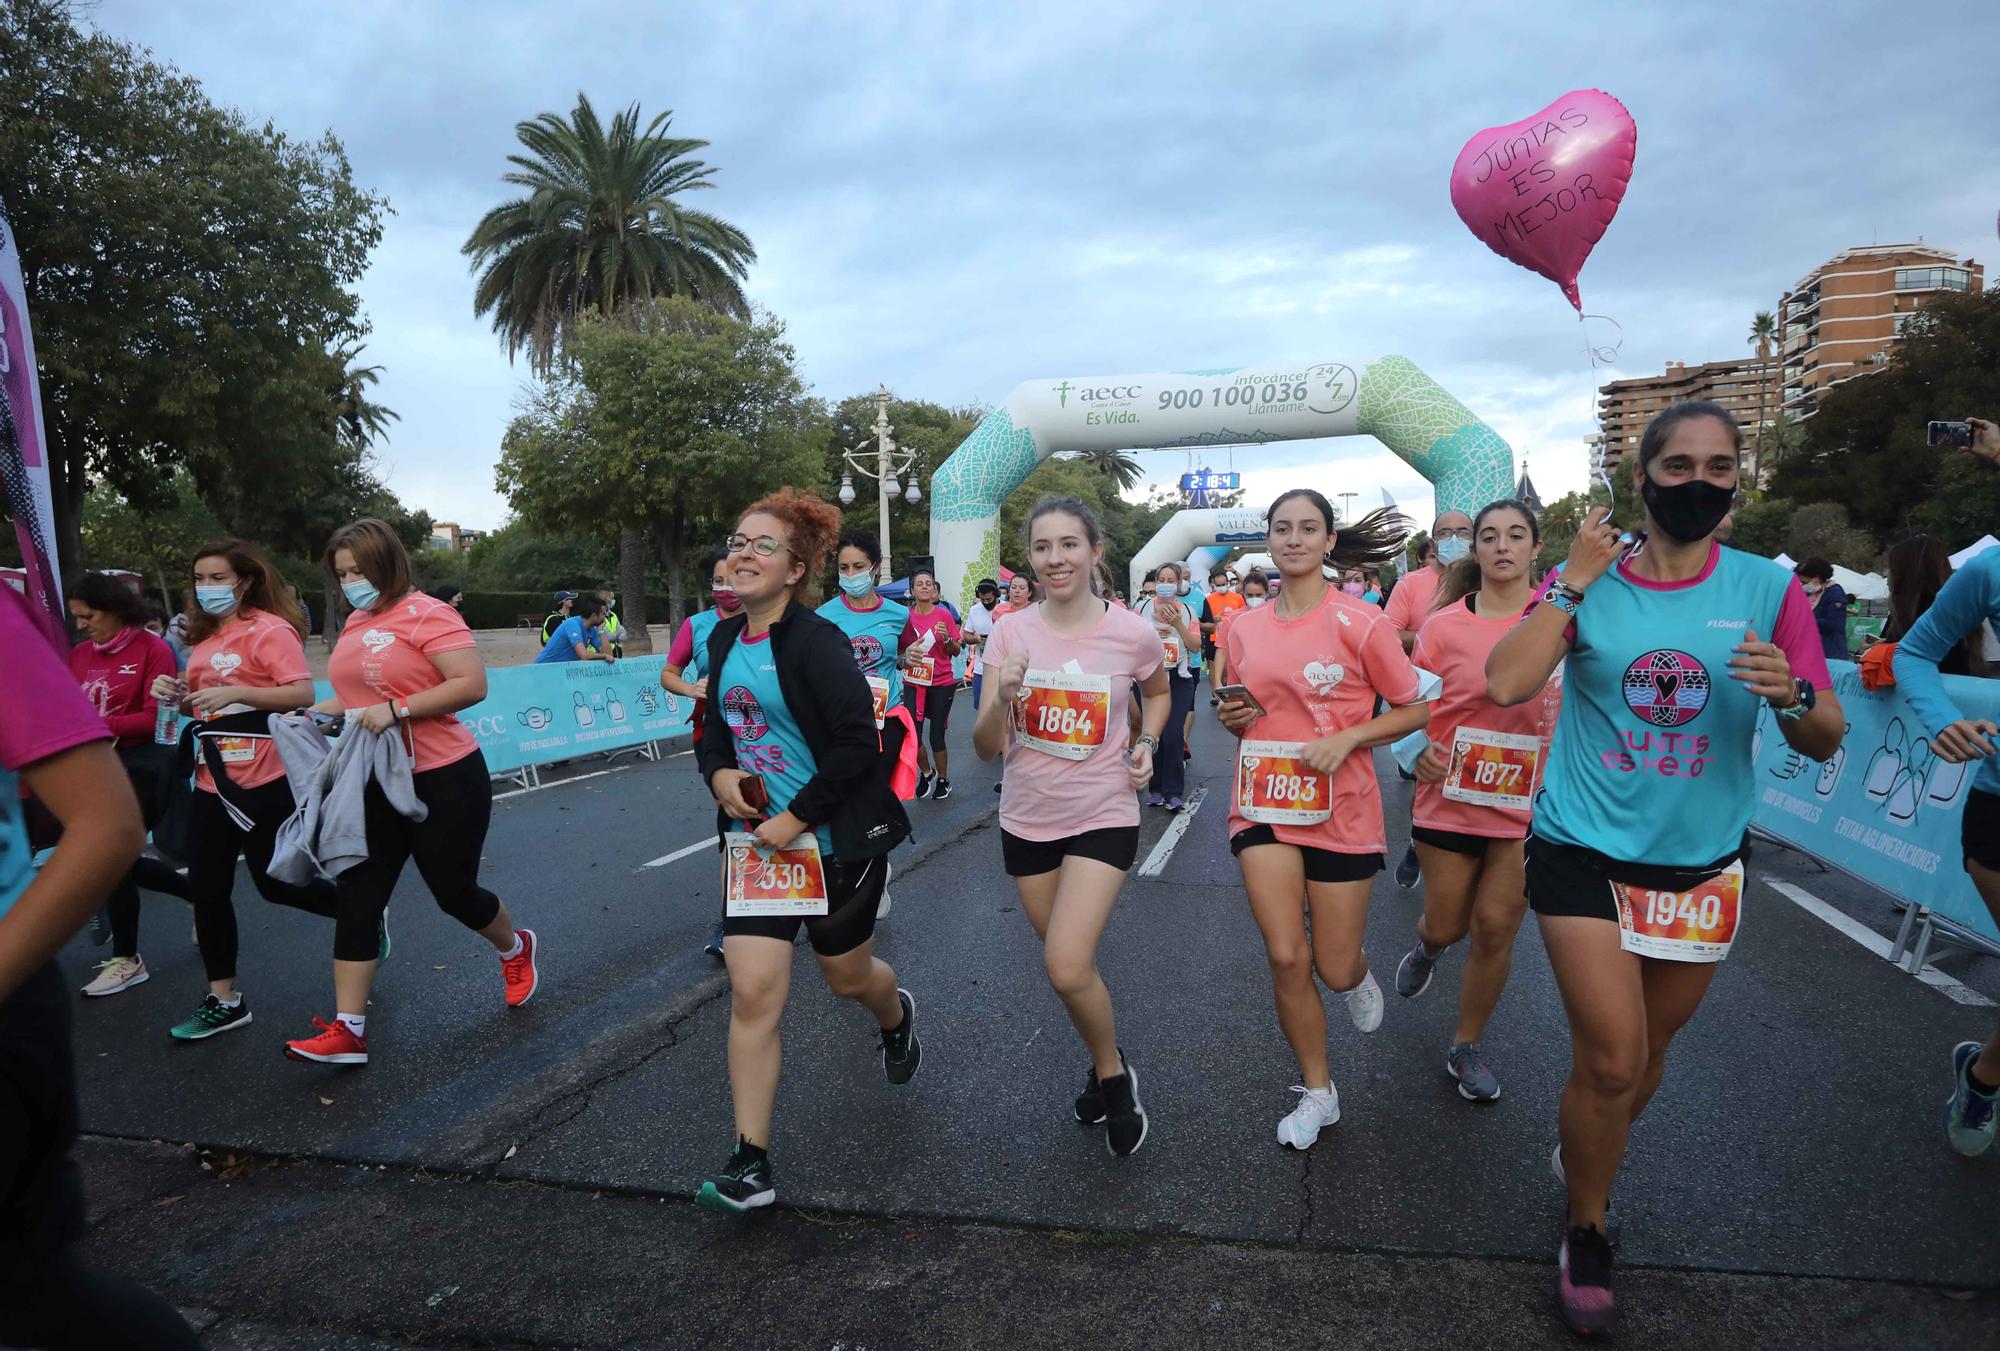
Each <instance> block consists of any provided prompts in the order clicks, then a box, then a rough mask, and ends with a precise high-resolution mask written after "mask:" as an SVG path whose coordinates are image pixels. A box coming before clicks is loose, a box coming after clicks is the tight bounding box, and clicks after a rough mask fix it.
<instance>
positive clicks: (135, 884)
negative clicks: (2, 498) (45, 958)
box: [69, 572, 188, 998]
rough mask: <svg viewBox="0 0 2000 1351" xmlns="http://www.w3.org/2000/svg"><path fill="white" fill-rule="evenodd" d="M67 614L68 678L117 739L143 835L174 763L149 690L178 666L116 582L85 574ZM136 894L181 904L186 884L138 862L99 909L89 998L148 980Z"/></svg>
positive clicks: (138, 603) (156, 864)
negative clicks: (105, 928)
mask: <svg viewBox="0 0 2000 1351" xmlns="http://www.w3.org/2000/svg"><path fill="white" fill-rule="evenodd" d="M69 613H70V618H71V619H73V620H75V621H76V624H77V627H78V628H80V629H82V630H83V641H82V642H80V643H78V644H76V646H74V647H72V648H70V650H69V669H70V674H71V675H73V676H75V677H76V683H77V685H78V686H79V687H80V688H81V689H82V690H83V693H84V697H85V698H87V699H89V700H90V702H91V705H92V706H93V707H95V708H96V709H97V715H98V716H99V717H101V718H103V719H104V724H105V726H107V727H109V728H110V729H111V735H112V736H113V737H115V738H117V741H116V743H115V744H116V746H117V750H118V759H119V760H120V761H121V762H122V763H123V764H124V766H125V774H126V777H128V778H129V779H131V781H132V792H133V794H134V795H135V796H136V797H137V798H138V799H139V810H140V811H141V812H142V813H143V814H144V817H145V821H146V825H147V827H148V828H150V827H151V826H152V825H153V822H154V820H155V818H156V817H157V815H158V812H159V797H160V780H161V777H162V775H163V772H164V771H165V769H166V767H167V763H168V762H169V760H171V758H172V755H173V752H172V750H171V749H170V748H169V747H168V746H163V745H161V744H160V743H159V742H158V741H157V740H156V738H155V733H156V731H157V730H158V729H159V725H160V716H159V714H160V701H159V700H157V699H155V698H154V697H153V692H152V686H153V682H155V681H156V680H158V679H160V678H161V677H162V676H164V677H166V678H167V679H169V680H171V679H173V678H174V677H175V676H176V675H177V674H178V673H179V672H180V662H179V660H178V659H177V658H176V657H175V656H174V650H173V649H172V648H171V647H169V646H167V641H166V639H164V638H160V637H156V636H155V635H153V634H152V633H149V632H147V630H146V618H147V607H146V602H145V600H144V599H143V598H142V597H141V596H140V595H139V593H138V592H137V591H134V590H133V589H132V585H131V583H129V582H127V581H126V580H125V579H123V578H122V577H112V576H109V575H108V574H106V573H102V572H88V573H85V574H84V575H83V576H82V577H81V578H79V579H78V580H77V583H76V585H75V586H73V587H71V588H70V593H69ZM178 730H179V724H178V719H175V720H174V721H172V722H171V723H169V724H168V727H167V731H168V733H169V741H171V739H172V737H171V734H172V733H174V732H177V731H178ZM141 886H144V887H145V888H146V889H147V890H149V891H159V892H164V893H165V894H167V895H169V896H178V897H179V898H180V899H182V900H186V899H187V894H188V891H187V879H186V878H184V877H182V876H181V875H180V874H179V873H177V872H175V871H174V870H173V869H172V868H170V867H168V866H167V865H166V864H164V863H162V862H160V860H158V859H156V858H148V857H146V856H145V855H141V856H140V858H139V861H138V862H137V863H135V864H133V865H132V870H131V871H130V872H128V873H126V874H125V876H123V877H121V878H120V879H119V880H118V885H117V886H115V887H113V888H112V889H111V895H110V897H109V898H108V900H107V901H106V908H107V909H108V910H109V911H110V912H111V956H110V958H109V959H107V960H105V961H102V962H99V963H98V964H97V975H96V978H95V979H93V980H92V981H91V982H90V984H88V985H86V986H84V987H83V992H84V993H85V994H86V995H89V996H91V997H92V998H98V997H101V996H104V995H114V994H117V993H118V992H119V991H121V990H129V989H130V988H132V987H133V986H134V985H138V984H140V983H141V982H143V981H144V980H146V979H147V972H146V963H145V959H144V958H142V957H141V956H140V955H139V888H140V887H141Z"/></svg>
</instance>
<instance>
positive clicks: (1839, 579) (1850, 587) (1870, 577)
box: [1833, 563, 1889, 600]
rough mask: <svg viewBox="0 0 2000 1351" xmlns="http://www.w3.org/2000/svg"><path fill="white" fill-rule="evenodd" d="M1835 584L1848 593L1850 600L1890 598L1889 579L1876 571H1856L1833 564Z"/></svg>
mask: <svg viewBox="0 0 2000 1351" xmlns="http://www.w3.org/2000/svg"><path fill="white" fill-rule="evenodd" d="M1833 584H1834V585H1835V586H1837V587H1839V588H1840V589H1841V590H1842V591H1845V592H1846V593H1847V597H1848V599H1849V600H1887V599H1889V579H1888V578H1886V577H1884V576H1882V575H1881V574H1880V573H1876V572H1866V573H1863V572H1856V571H1854V569H1852V568H1843V567H1842V566H1840V564H1838V563H1835V564H1834V565H1833Z"/></svg>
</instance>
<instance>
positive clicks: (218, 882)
mask: <svg viewBox="0 0 2000 1351" xmlns="http://www.w3.org/2000/svg"><path fill="white" fill-rule="evenodd" d="M234 796H235V798H236V800H237V801H238V802H240V803H243V804H244V805H245V807H246V809H247V810H248V812H249V815H250V819H251V822H252V825H251V828H250V829H249V830H248V831H244V830H240V829H238V828H237V825H236V821H235V819H234V818H232V817H231V816H230V815H229V809H228V808H227V807H225V806H223V805H222V799H221V798H219V797H217V796H216V795H215V794H214V793H211V792H208V791H207V790H205V789H202V788H196V789H195V790H194V794H193V798H194V801H193V806H192V807H191V808H190V816H189V826H190V828H191V829H190V831H189V833H190V835H191V836H192V837H193V840H194V843H193V845H192V846H191V847H190V848H189V850H188V860H187V865H188V875H187V887H188V899H189V900H191V901H193V902H194V934H195V941H196V942H198V943H199V944H200V945H201V964H202V965H203V966H204V967H206V968H207V970H208V978H209V980H211V981H218V980H234V979H236V906H235V905H234V904H233V903H232V902H231V900H230V894H231V893H232V892H233V891H235V889H236V860H237V858H238V857H239V856H240V857H241V858H242V859H243V860H244V861H245V862H246V863H248V864H249V865H250V880H251V881H252V882H254V883H256V886H257V894H258V895H260V896H262V897H263V898H264V899H265V900H267V901H270V902H272V903H273V904H275V905H289V906H291V907H292V908H293V909H294V910H305V911H309V912H311V913H312V914H315V915H322V916H324V917H326V918H327V919H332V918H333V917H334V916H335V915H336V914H337V913H339V912H338V909H337V908H336V906H335V903H334V894H333V886H332V884H331V883H328V882H314V883H311V884H310V885H307V886H303V887H295V886H293V885H292V884H291V883H289V882H280V881H279V880H278V879H277V878H275V877H273V876H271V874H270V872H269V869H270V866H271V850H272V848H273V847H274V846H275V845H276V844H277V842H278V827H279V826H282V825H283V824H285V820H286V818H287V817H289V816H290V815H291V814H292V811H293V803H292V788H291V785H290V784H289V783H287V782H286V781H285V780H284V779H273V780H271V782H269V783H267V784H265V785H264V786H263V787H261V788H238V789H236V790H234Z"/></svg>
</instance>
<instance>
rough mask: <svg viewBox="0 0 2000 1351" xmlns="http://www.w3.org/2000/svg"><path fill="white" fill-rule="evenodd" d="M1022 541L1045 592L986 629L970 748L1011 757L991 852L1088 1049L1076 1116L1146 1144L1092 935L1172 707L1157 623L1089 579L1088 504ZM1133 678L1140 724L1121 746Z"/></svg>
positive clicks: (1052, 512) (1051, 519)
mask: <svg viewBox="0 0 2000 1351" xmlns="http://www.w3.org/2000/svg"><path fill="white" fill-rule="evenodd" d="M1028 553H1029V557H1030V559H1031V560H1032V562H1033V564H1034V568H1035V575H1036V576H1037V577H1038V578H1040V579H1041V583H1042V585H1043V586H1045V587H1046V588H1047V591H1048V598H1047V599H1046V600H1043V601H1042V602H1041V603H1040V604H1037V605H1032V606H1030V607H1029V608H1027V609H1025V610H1022V611H1020V612H1019V613H1016V614H1011V615H1008V616H1007V617H1006V618H1005V619H1002V620H1001V621H1000V622H999V623H998V624H996V625H994V628H993V637H992V638H991V639H989V640H988V642H987V648H986V672H987V681H986V684H985V687H984V689H983V690H982V691H981V693H982V695H983V696H984V697H983V698H982V700H981V702H980V705H979V709H978V716H977V719H976V721H975V722H974V723H973V727H972V748H973V750H974V751H975V752H976V753H977V754H978V756H979V758H980V759H982V760H991V759H993V758H994V757H996V756H999V755H1001V754H1003V753H1004V754H1005V755H1006V757H1007V758H1006V774H1005V776H1004V778H1003V779H1002V780H1001V782H1002V785H1003V788H1002V792H1001V794H1000V856H1001V859H1002V861H1003V863H1004V865H1005V867H1006V869H1007V875H1008V876H1009V877H1012V878H1013V879H1014V885H1015V886H1016V887H1017V888H1019V890H1020V893H1021V909H1022V910H1023V911H1025V912H1026V914H1027V916H1028V922H1029V923H1030V924H1032V925H1034V926H1035V935H1036V936H1037V937H1038V938H1040V939H1041V940H1042V947H1043V957H1044V960H1045V962H1046V964H1047V967H1048V974H1049V984H1050V985H1051V986H1053V987H1054V989H1055V992H1056V994H1057V996H1058V997H1060V998H1061V1000H1062V1002H1063V1007H1064V1008H1065V1009H1066V1010H1067V1011H1068V1013H1069V1020H1070V1022H1071V1024H1073V1025H1074V1026H1075V1028H1076V1030H1077V1034H1078V1035H1079V1036H1080V1037H1082V1038H1083V1044H1084V1046H1085V1048H1086V1049H1088V1050H1089V1052H1090V1061H1091V1065H1090V1074H1089V1077H1088V1079H1087V1080H1086V1081H1085V1083H1084V1089H1083V1092H1082V1093H1081V1094H1080V1095H1078V1097H1077V1099H1076V1119H1077V1120H1078V1121H1081V1122H1084V1123H1085V1124H1087V1125H1096V1124H1097V1123H1098V1122H1103V1123H1104V1127H1105V1133H1104V1145H1105V1148H1106V1149H1108V1150H1110V1151H1111V1153H1112V1154H1114V1155H1120V1156H1123V1155H1127V1154H1132V1153H1136V1152H1137V1151H1138V1148H1139V1146H1140V1145H1141V1144H1143V1143H1145V1139H1146V1111H1145V1108H1144V1107H1143V1106H1141V1105H1140V1102H1139V1075H1138V1071H1137V1070H1135V1069H1133V1068H1132V1066H1131V1065H1130V1064H1129V1063H1128V1062H1127V1061H1126V1059H1125V1057H1124V1054H1123V1053H1122V1052H1121V1051H1120V1050H1119V1048H1118V1025H1117V1021H1116V1019H1115V1018H1114V1017H1113V1015H1112V1010H1111V992H1110V991H1109V990H1107V989H1105V987H1104V979H1103V977H1101V976H1100V975H1099V974H1098V971H1097V942H1098V939H1099V938H1100V937H1101V936H1102V935H1103V933H1104V926H1105V924H1106V923H1107V922H1109V920H1110V919H1111V908H1112V906H1114V905H1116V904H1117V902H1118V892H1119V890H1120V888H1122V887H1123V886H1124V885H1125V874H1126V872H1127V871H1128V870H1130V868H1131V867H1132V861H1133V859H1134V858H1135V857H1137V855H1138V852H1139V798H1138V792H1139V790H1140V789H1141V788H1142V787H1144V786H1145V784H1146V782H1147V781H1148V780H1149V779H1150V778H1151V777H1152V773H1153V759H1154V757H1155V756H1157V755H1158V754H1159V750H1160V733H1161V730H1162V729H1163V728H1164V727H1165V726H1166V723H1167V713H1168V709H1169V706H1170V705H1169V698H1168V690H1167V674H1166V669H1165V666H1164V664H1163V660H1164V654H1163V653H1162V652H1161V650H1160V637H1159V634H1157V633H1155V632H1154V631H1153V625H1152V622H1151V620H1149V619H1145V618H1142V617H1140V616H1139V615H1136V614H1133V613H1132V612H1131V611H1129V610H1121V609H1119V608H1118V607H1117V606H1115V605H1113V604H1111V602H1110V601H1108V600H1105V599H1104V598H1103V596H1102V595H1101V594H1099V592H1098V590H1097V588H1096V587H1095V585H1094V582H1095V581H1096V579H1097V576H1098V573H1099V572H1100V570H1101V569H1102V568H1103V565H1104V535H1103V532H1102V530H1101V529H1100V528H1099V526H1098V524H1097V516H1096V514H1095V513H1094V512H1092V511H1091V510H1090V508H1089V507H1087V506H1085V505H1084V504H1083V503H1081V502H1079V501H1077V500H1076V499H1075V498H1070V497H1045V498H1043V499H1042V500H1041V501H1039V502H1037V503H1036V504H1035V507H1034V510H1033V511H1032V512H1031V513H1030V514H1029V516H1028ZM1106 589H1107V590H1108V589H1109V588H1106ZM1135 683H1136V685H1137V686H1138V689H1139V692H1140V694H1141V696H1142V699H1141V702H1142V704H1143V706H1144V713H1143V717H1144V730H1143V731H1142V732H1141V733H1140V735H1139V738H1138V740H1137V742H1136V743H1135V744H1134V745H1133V747H1132V750H1131V752H1130V753H1129V754H1128V753H1127V752H1126V749H1125V746H1126V738H1125V705H1126V703H1127V702H1128V701H1130V700H1131V698H1132V690H1133V686H1134V685H1135Z"/></svg>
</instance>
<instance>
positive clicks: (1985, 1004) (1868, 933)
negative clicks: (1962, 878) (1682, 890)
mask: <svg viewBox="0 0 2000 1351" xmlns="http://www.w3.org/2000/svg"><path fill="white" fill-rule="evenodd" d="M1764 884H1765V885H1766V886H1768V887H1770V888H1771V890H1773V891H1775V892H1777V893H1778V894H1779V895H1780V896H1783V897H1784V898H1785V899H1786V900H1788V901H1790V902H1791V903H1792V904H1794V905H1796V906H1798V908H1799V909H1801V910H1803V911H1805V912H1806V913H1807V914H1808V915H1811V916H1813V917H1814V918H1816V919H1820V920H1824V921H1825V922H1826V923H1827V924H1828V925H1830V926H1832V927H1833V928H1835V929H1837V930H1839V931H1840V932H1841V933H1844V934H1846V935H1847V936H1848V937H1849V938H1851V939H1853V940H1854V941H1855V942H1857V943H1859V944H1860V945H1861V946H1862V947H1864V948H1867V949H1868V950H1869V951H1870V952H1872V953H1874V954H1875V955H1876V956H1877V957H1880V958H1882V960H1884V961H1887V960H1888V959H1889V950H1890V949H1891V948H1892V947H1894V946H1895V945H1894V944H1893V943H1891V942H1890V941H1889V940H1888V939H1887V938H1885V937H1883V936H1882V935H1881V934H1878V933H1876V932H1875V931H1874V930H1873V929H1871V928H1869V927H1868V926H1867V925H1866V924H1863V923H1862V922H1861V921H1860V920H1858V919H1855V918H1854V917H1853V916H1852V915H1849V914H1848V913H1846V912H1845V911H1843V910H1838V909H1835V908H1834V907H1833V906H1831V905H1828V904H1827V903H1826V902H1825V901H1822V900H1821V899H1820V898H1819V897H1817V896H1815V895H1813V894H1812V893H1811V892H1810V891H1807V890H1806V889H1805V888H1804V887H1800V886H1794V885H1793V884H1792V883H1790V882H1779V881H1776V880H1774V879H1771V878H1768V877H1767V878H1765V879H1764ZM1917 979H1918V980H1920V981H1922V982H1923V983H1924V984H1926V985H1928V986H1930V987H1931V988H1932V989H1934V990H1936V991H1937V992H1938V993H1939V994H1941V995H1943V996H1944V997H1945V998H1946V999H1949V1000H1952V1001H1953V1002H1954V1003H1959V1004H1964V1005H1966V1006H1968V1007H1970V1008H1975V1009H1990V1008H1992V1007H1993V1001H1992V1000H1990V999H1988V998H1987V997H1986V996H1985V995H1983V994H1981V993H1979V991H1977V990H1975V989H1972V988H1971V987H1970V986H1967V985H1964V984H1962V983H1961V982H1959V981H1956V980H1954V979H1952V978H1951V977H1950V976H1947V975H1946V974H1945V973H1944V972H1942V971H1940V970H1938V969H1937V968H1936V967H1934V966H1927V967H1925V968H1924V969H1923V970H1921V971H1919V972H1917Z"/></svg>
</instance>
